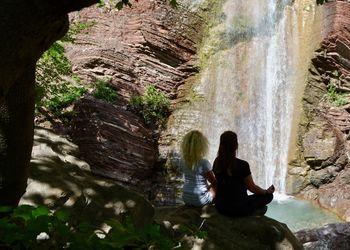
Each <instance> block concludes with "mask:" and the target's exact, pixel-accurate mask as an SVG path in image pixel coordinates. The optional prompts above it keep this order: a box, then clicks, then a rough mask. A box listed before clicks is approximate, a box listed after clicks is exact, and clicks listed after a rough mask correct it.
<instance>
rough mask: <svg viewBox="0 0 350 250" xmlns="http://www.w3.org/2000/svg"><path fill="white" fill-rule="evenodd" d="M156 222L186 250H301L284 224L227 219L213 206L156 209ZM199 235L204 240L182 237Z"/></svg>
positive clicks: (263, 218) (252, 218)
mask: <svg viewBox="0 0 350 250" xmlns="http://www.w3.org/2000/svg"><path fill="white" fill-rule="evenodd" d="M155 220H156V222H158V223H159V224H162V225H163V226H164V229H165V230H166V231H167V232H168V233H169V235H171V236H172V237H178V238H180V239H181V241H182V244H184V245H185V246H186V247H188V248H189V249H241V250H244V249H303V247H302V245H301V244H300V243H299V242H298V240H297V239H296V238H295V236H294V235H293V233H292V232H291V231H290V230H289V229H288V227H287V226H286V225H285V224H282V223H280V222H278V221H276V220H273V219H271V218H268V217H266V216H248V217H242V218H230V217H226V216H223V215H220V214H219V213H217V212H216V209H215V208H214V207H213V206H205V207H204V208H193V207H186V206H180V207H166V208H158V209H157V210H156V214H155ZM179 225H182V226H179ZM200 231H203V232H206V237H204V239H199V238H195V237H193V236H192V237H189V236H187V235H185V234H186V232H189V233H190V235H193V234H194V233H199V234H200Z"/></svg>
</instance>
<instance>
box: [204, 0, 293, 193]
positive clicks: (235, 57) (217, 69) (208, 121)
mask: <svg viewBox="0 0 350 250" xmlns="http://www.w3.org/2000/svg"><path fill="white" fill-rule="evenodd" d="M277 2H278V4H277ZM289 2H290V1H259V3H257V2H256V1H229V2H227V3H226V4H225V6H224V9H225V14H226V23H225V27H226V35H227V36H228V35H229V34H230V33H234V32H236V33H237V28H235V27H233V28H234V30H232V26H234V25H236V22H238V21H239V20H240V21H241V23H240V24H239V25H240V27H241V30H240V31H241V34H240V36H243V39H241V40H240V37H238V38H236V40H238V43H235V44H234V45H233V46H232V47H227V48H225V50H221V51H219V52H217V53H216V54H215V55H213V57H212V58H213V59H214V60H211V61H210V63H211V64H210V65H209V67H208V68H207V70H206V71H205V72H203V77H202V81H201V84H200V85H199V86H197V90H198V92H199V93H201V94H202V95H203V96H205V97H206V98H205V99H206V102H208V105H204V106H207V107H210V108H209V109H207V110H205V111H204V112H203V113H204V114H205V115H204V119H203V120H202V126H201V127H202V130H203V131H204V133H205V134H206V135H207V136H208V139H209V141H210V148H211V150H210V156H209V159H210V160H211V161H213V159H214V158H215V155H216V152H217V148H218V143H219V136H220V134H221V133H222V132H223V131H225V130H233V131H235V132H236V133H237V135H238V141H239V150H238V157H240V158H242V159H244V160H247V161H248V162H249V163H250V166H251V169H252V173H253V178H254V180H255V181H256V182H257V183H258V184H259V185H261V186H263V187H268V186H269V185H271V184H274V185H275V186H276V189H277V190H278V191H279V192H280V193H284V192H285V189H284V188H285V184H284V180H285V174H286V169H287V160H288V146H289V141H290V140H289V139H290V131H291V124H292V119H293V115H292V114H293V96H294V94H293V91H294V90H293V85H294V84H295V78H294V76H295V75H294V73H293V72H294V71H295V69H294V65H295V58H293V54H294V51H292V50H293V48H295V44H293V46H292V45H291V44H292V43H293V42H294V43H295V41H293V39H291V38H293V35H294V34H291V33H290V32H292V33H293V32H297V31H295V30H292V31H290V30H287V28H286V22H287V15H286V13H285V12H287V11H290V9H288V7H287V6H288V5H287V4H288V3H289ZM242 10H245V11H242ZM247 10H249V11H247ZM238 11H239V12H238ZM242 13H244V14H242ZM288 21H290V20H288ZM230 24H231V25H230ZM242 26H243V28H244V30H243V28H242ZM292 27H293V26H292ZM247 33H248V34H247ZM214 124H215V125H214Z"/></svg>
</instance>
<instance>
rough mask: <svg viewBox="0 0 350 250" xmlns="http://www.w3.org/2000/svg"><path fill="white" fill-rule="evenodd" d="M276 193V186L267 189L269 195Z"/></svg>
mask: <svg viewBox="0 0 350 250" xmlns="http://www.w3.org/2000/svg"><path fill="white" fill-rule="evenodd" d="M274 192H275V186H274V185H271V186H270V187H269V188H268V189H266V193H267V194H273V193H274Z"/></svg>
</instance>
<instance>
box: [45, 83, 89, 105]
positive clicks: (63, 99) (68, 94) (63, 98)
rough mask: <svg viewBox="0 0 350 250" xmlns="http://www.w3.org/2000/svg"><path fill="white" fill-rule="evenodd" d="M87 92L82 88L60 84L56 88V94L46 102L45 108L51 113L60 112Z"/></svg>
mask: <svg viewBox="0 0 350 250" xmlns="http://www.w3.org/2000/svg"><path fill="white" fill-rule="evenodd" d="M86 92H87V89H86V88H84V87H82V86H72V85H69V84H67V83H62V84H61V85H59V87H58V92H56V93H55V95H54V96H53V97H52V98H50V99H49V100H47V102H46V103H45V106H46V107H47V108H48V109H49V110H50V111H53V112H56V111H58V110H61V109H63V108H65V107H67V106H68V105H70V104H72V103H73V102H74V101H75V100H77V99H78V98H79V97H81V96H82V95H83V94H85V93H86Z"/></svg>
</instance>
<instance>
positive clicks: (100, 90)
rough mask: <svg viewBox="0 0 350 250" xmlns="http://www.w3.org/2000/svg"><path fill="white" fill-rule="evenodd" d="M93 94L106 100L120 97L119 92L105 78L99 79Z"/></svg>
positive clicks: (112, 100) (109, 100) (110, 100)
mask: <svg viewBox="0 0 350 250" xmlns="http://www.w3.org/2000/svg"><path fill="white" fill-rule="evenodd" d="M93 96H94V97H96V98H97V99H102V100H105V101H106V102H114V101H115V100H116V99H117V97H118V95H117V92H116V91H115V90H114V89H112V88H111V87H110V86H108V83H107V82H106V81H104V80H97V82H96V85H95V91H94V93H93Z"/></svg>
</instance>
